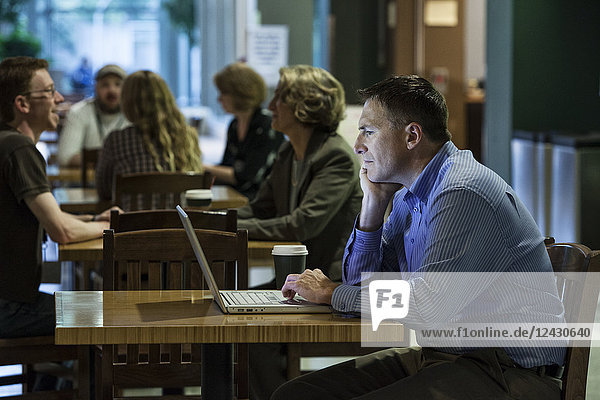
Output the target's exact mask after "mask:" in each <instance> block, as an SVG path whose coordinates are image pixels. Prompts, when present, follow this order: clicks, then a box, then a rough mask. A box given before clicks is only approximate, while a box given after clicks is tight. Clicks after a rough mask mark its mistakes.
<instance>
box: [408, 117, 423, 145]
mask: <svg viewBox="0 0 600 400" xmlns="http://www.w3.org/2000/svg"><path fill="white" fill-rule="evenodd" d="M404 130H405V132H406V133H407V135H406V148H407V149H409V150H412V149H414V148H415V147H417V145H418V144H419V143H420V142H421V140H423V128H422V127H421V125H419V124H417V123H416V122H411V123H410V124H408V125H406V128H404Z"/></svg>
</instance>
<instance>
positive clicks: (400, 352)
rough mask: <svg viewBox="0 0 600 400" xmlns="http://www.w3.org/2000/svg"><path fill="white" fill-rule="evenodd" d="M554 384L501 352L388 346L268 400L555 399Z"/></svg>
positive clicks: (557, 393)
mask: <svg viewBox="0 0 600 400" xmlns="http://www.w3.org/2000/svg"><path fill="white" fill-rule="evenodd" d="M558 382H559V381H558V380H556V379H554V378H551V377H548V376H539V375H538V374H537V373H536V372H534V371H533V370H531V369H523V368H520V367H517V366H516V365H515V364H514V363H513V361H512V360H511V359H510V357H509V356H508V355H507V354H506V352H504V350H501V349H480V350H477V351H474V352H472V353H467V354H463V355H460V356H457V355H453V354H448V353H442V352H438V351H434V350H432V349H427V348H425V349H420V348H393V349H387V350H383V351H379V352H376V353H373V354H370V355H367V356H363V357H359V358H357V359H355V360H351V361H347V362H344V363H341V364H337V365H334V366H331V367H329V368H325V369H322V370H320V371H315V372H312V373H310V374H306V375H303V376H301V377H298V378H296V379H294V380H291V381H289V382H287V383H285V384H284V385H282V386H281V387H279V388H278V389H277V390H276V391H275V393H273V396H272V397H271V399H272V400H294V399H302V400H310V399H315V400H316V399H319V400H323V399H360V400H367V399H370V400H371V399H372V400H374V399H378V400H379V399H385V400H388V399H448V400H449V399H457V400H459V399H460V400H464V399H527V400H537V399H540V400H560V397H561V391H560V386H559V383H558Z"/></svg>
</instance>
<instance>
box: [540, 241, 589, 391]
mask: <svg viewBox="0 0 600 400" xmlns="http://www.w3.org/2000/svg"><path fill="white" fill-rule="evenodd" d="M546 249H547V250H548V255H549V256H550V260H551V262H552V268H553V270H554V273H555V275H556V277H557V282H556V283H557V287H558V294H559V297H560V299H561V301H562V302H563V305H564V307H565V319H566V321H567V322H572V323H575V322H579V323H592V322H594V318H595V314H596V308H597V305H598V293H599V288H600V251H597V250H596V251H592V250H590V249H589V248H588V247H586V246H584V245H581V244H576V243H554V241H553V240H552V239H551V238H550V239H547V240H546ZM589 360H590V341H589V340H587V341H585V342H583V343H580V346H577V347H569V348H568V349H567V356H566V359H565V370H564V372H563V376H562V382H563V390H562V397H563V399H565V400H571V399H585V393H586V384H587V373H588V366H589Z"/></svg>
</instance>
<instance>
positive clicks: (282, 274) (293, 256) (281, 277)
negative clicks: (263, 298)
mask: <svg viewBox="0 0 600 400" xmlns="http://www.w3.org/2000/svg"><path fill="white" fill-rule="evenodd" d="M271 254H272V255H273V263H274V265H275V282H276V285H277V289H281V288H282V286H283V284H284V283H285V279H286V278H287V276H288V275H289V274H301V273H302V272H303V271H304V269H305V268H306V256H307V255H308V250H306V246H305V245H303V244H300V245H275V246H273V251H272V252H271Z"/></svg>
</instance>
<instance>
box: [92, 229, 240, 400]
mask: <svg viewBox="0 0 600 400" xmlns="http://www.w3.org/2000/svg"><path fill="white" fill-rule="evenodd" d="M196 234H197V235H198V239H199V241H200V243H201V244H202V247H203V249H204V251H205V253H206V258H207V260H208V262H209V264H210V265H211V269H212V272H213V274H214V275H215V279H216V280H217V283H218V285H219V287H220V288H228V289H234V288H242V289H245V288H247V287H248V233H247V231H245V230H239V231H237V232H224V231H215V230H203V229H197V230H196ZM122 274H125V275H126V280H125V281H122V280H121V279H120V277H121V275H122ZM142 274H147V277H148V278H147V281H146V282H144V283H143V282H142ZM195 274H201V272H200V270H199V266H198V265H197V263H196V257H195V255H194V253H193V250H192V247H191V246H190V243H189V241H188V238H187V235H186V233H185V231H184V230H183V229H152V230H140V231H131V232H122V233H115V232H114V231H113V230H106V231H104V269H103V275H104V290H144V289H148V290H161V289H202V288H204V287H192V286H191V283H192V282H198V281H199V280H198V279H194V275H195ZM121 348H123V349H124V351H121V352H120V351H119V346H112V345H104V346H102V348H101V351H98V352H96V355H97V357H96V362H97V364H96V365H97V370H98V371H100V374H98V375H97V378H99V379H97V380H96V382H97V384H96V388H97V395H96V398H97V399H112V398H113V396H115V395H118V394H119V392H120V389H122V388H127V387H163V388H178V387H186V386H199V385H200V367H201V364H200V360H199V355H200V345H195V344H194V345H189V344H187V345H186V344H176V345H174V344H169V345H149V346H139V345H126V346H125V345H123V346H121ZM140 350H141V351H140ZM240 371H245V374H246V376H245V377H239V376H238V377H237V378H243V379H236V382H237V384H238V395H239V396H240V397H247V393H248V387H247V385H248V384H247V382H248V377H247V369H245V368H237V369H236V372H237V373H238V374H240V373H241V372H240ZM100 378H101V379H100ZM244 385H245V386H244Z"/></svg>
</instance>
